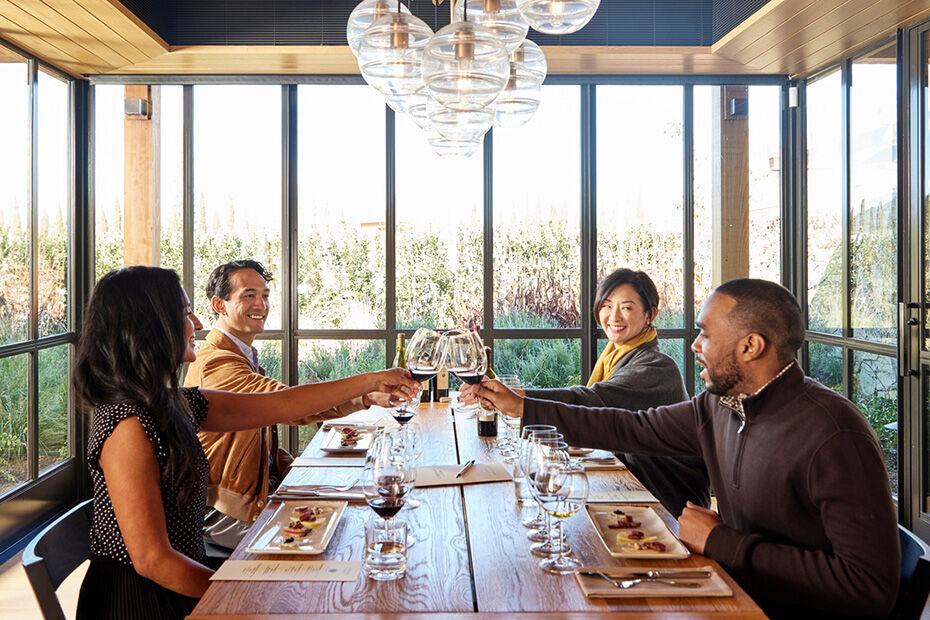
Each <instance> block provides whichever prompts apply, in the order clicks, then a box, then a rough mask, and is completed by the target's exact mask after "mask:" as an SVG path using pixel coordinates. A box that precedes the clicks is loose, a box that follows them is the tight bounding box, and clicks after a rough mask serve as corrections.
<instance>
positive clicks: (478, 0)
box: [455, 0, 530, 52]
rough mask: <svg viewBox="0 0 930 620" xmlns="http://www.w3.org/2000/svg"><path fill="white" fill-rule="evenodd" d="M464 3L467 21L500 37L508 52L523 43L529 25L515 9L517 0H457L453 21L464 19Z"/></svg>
mask: <svg viewBox="0 0 930 620" xmlns="http://www.w3.org/2000/svg"><path fill="white" fill-rule="evenodd" d="M466 2H467V3H468V21H470V22H474V23H476V24H480V25H481V26H484V27H486V28H487V29H488V30H490V31H491V32H493V33H494V34H496V35H497V36H498V37H500V40H501V42H502V43H503V44H504V47H506V48H507V51H508V52H512V51H513V50H515V49H517V47H519V46H520V44H521V43H523V39H525V38H526V33H527V31H528V30H529V29H530V24H529V22H527V21H526V18H525V17H523V14H522V13H521V12H520V9H518V8H517V0H458V2H456V3H455V21H462V20H464V19H465V4H466Z"/></svg>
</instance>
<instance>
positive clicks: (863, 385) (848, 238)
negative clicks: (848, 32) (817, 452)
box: [805, 43, 899, 493]
mask: <svg viewBox="0 0 930 620" xmlns="http://www.w3.org/2000/svg"><path fill="white" fill-rule="evenodd" d="M896 58H897V49H896V44H895V43H891V44H888V45H885V46H882V47H880V48H878V49H876V50H874V51H871V52H868V53H866V54H863V55H861V56H858V57H855V58H852V59H849V60H847V61H844V62H843V63H842V64H841V65H840V67H838V68H837V69H834V70H829V71H826V72H824V73H823V74H822V75H821V76H819V77H817V78H815V79H812V80H810V81H808V82H807V83H806V85H805V96H806V100H807V106H806V114H807V121H806V127H807V135H806V140H807V197H806V198H807V202H806V204H807V223H806V224H807V239H808V243H807V297H808V304H807V309H808V330H809V331H808V339H809V341H810V342H809V344H808V359H809V369H810V374H811V376H813V377H814V378H816V379H818V380H819V381H821V382H822V383H824V384H825V385H827V386H828V387H831V388H833V389H835V390H837V391H839V392H840V393H842V394H844V395H845V396H846V397H847V398H849V399H850V400H852V401H853V402H854V403H855V404H856V405H857V406H858V407H859V408H860V409H861V410H862V412H863V413H864V414H865V416H866V418H867V419H868V421H869V424H870V425H871V426H872V429H873V430H874V431H875V433H876V435H878V438H879V440H880V442H881V445H882V449H883V451H884V453H885V461H886V465H887V468H888V473H889V476H890V479H891V485H892V490H893V491H894V492H895V493H897V491H898V422H899V418H898V391H897V390H898V369H897V359H896V357H895V355H896V353H897V349H896V346H895V345H896V344H897V329H898V328H897V316H896V308H897V300H898V273H897V261H896V260H895V257H897V253H898V238H897V228H898V224H897V218H898V204H897V185H898V180H897V132H898V126H897V67H896ZM844 135H845V136H848V140H845V139H843V136H844Z"/></svg>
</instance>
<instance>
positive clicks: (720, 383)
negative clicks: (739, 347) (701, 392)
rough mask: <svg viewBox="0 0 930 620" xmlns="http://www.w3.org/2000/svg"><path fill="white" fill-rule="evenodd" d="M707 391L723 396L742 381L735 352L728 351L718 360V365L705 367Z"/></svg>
mask: <svg viewBox="0 0 930 620" xmlns="http://www.w3.org/2000/svg"><path fill="white" fill-rule="evenodd" d="M707 377H708V379H710V380H709V381H708V382H707V391H708V392H710V393H711V394H717V395H718V396H725V395H727V394H729V393H730V390H732V389H733V388H734V387H736V386H737V385H739V384H741V383H742V382H743V371H742V370H741V369H740V367H739V364H738V363H737V361H736V353H735V352H733V351H730V352H729V353H727V355H726V356H725V357H724V358H723V359H722V360H721V361H720V367H719V368H715V369H713V370H711V368H710V366H708V367H707Z"/></svg>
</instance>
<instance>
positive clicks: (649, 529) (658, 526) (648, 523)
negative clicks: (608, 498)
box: [585, 504, 690, 560]
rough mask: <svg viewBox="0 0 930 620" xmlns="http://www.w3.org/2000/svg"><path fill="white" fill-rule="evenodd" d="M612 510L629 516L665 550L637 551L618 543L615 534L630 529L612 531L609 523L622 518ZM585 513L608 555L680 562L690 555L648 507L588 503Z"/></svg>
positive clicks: (663, 522)
mask: <svg viewBox="0 0 930 620" xmlns="http://www.w3.org/2000/svg"><path fill="white" fill-rule="evenodd" d="M614 510H622V511H623V512H624V513H626V514H628V515H630V516H631V517H632V518H633V520H634V521H638V522H639V523H640V525H639V527H636V528H633V529H637V530H640V531H641V532H643V534H645V535H646V536H647V537H650V536H655V537H656V538H655V542H660V543H663V544H664V545H665V549H666V550H665V551H664V552H659V551H650V550H645V551H639V550H635V549H630V548H629V547H628V545H627V544H626V543H618V542H617V534H618V533H620V532H627V533H629V532H631V531H632V530H631V529H611V528H609V527H608V524H610V523H616V522H617V520H618V518H620V517H621V515H616V514H614ZM585 512H586V513H587V515H588V517H589V518H590V519H591V522H592V523H593V524H594V529H596V530H597V534H598V536H599V537H600V539H601V542H602V543H604V547H606V548H607V552H608V553H610V555H612V556H614V557H615V558H637V559H641V560H682V559H684V558H686V557H688V556H689V555H690V553H689V552H688V549H687V547H685V546H684V545H683V544H681V541H680V540H678V539H677V538H675V535H674V534H672V532H671V530H669V529H668V526H667V525H665V521H663V520H662V519H661V518H659V515H658V514H656V511H655V510H653V509H652V508H649V507H648V506H630V505H629V504H593V505H592V504H587V505H586V506H585Z"/></svg>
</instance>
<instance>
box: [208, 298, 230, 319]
mask: <svg viewBox="0 0 930 620" xmlns="http://www.w3.org/2000/svg"><path fill="white" fill-rule="evenodd" d="M210 307H211V308H213V311H214V312H215V313H216V314H217V316H225V315H226V301H225V300H224V299H220V298H219V297H217V296H216V295H214V296H213V297H211V298H210Z"/></svg>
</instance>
